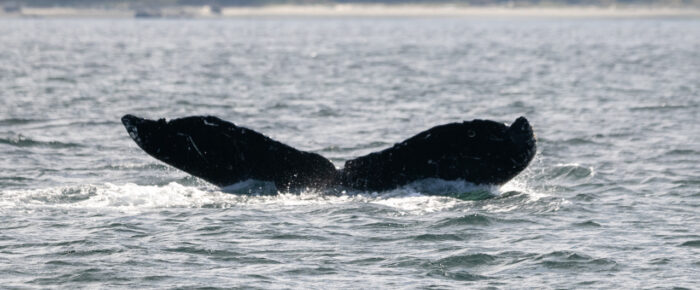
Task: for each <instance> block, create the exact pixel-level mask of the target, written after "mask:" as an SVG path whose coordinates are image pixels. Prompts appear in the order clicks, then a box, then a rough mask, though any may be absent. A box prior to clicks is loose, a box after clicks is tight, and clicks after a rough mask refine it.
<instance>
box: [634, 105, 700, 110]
mask: <svg viewBox="0 0 700 290" xmlns="http://www.w3.org/2000/svg"><path fill="white" fill-rule="evenodd" d="M696 107H698V105H696V104H687V105H669V104H661V105H652V106H638V107H631V108H630V109H629V110H630V111H633V112H634V111H673V110H681V109H692V108H696Z"/></svg>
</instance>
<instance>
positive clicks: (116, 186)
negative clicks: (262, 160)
mask: <svg viewBox="0 0 700 290" xmlns="http://www.w3.org/2000/svg"><path fill="white" fill-rule="evenodd" d="M127 113H131V114H135V115H139V116H143V117H148V118H170V119H171V118H177V117H183V116H188V115H215V116H219V117H221V118H222V119H225V120H229V121H232V122H234V123H236V124H237V125H240V126H245V127H248V128H252V129H254V130H257V131H260V132H262V133H264V134H266V135H268V136H270V137H272V138H274V139H276V140H279V141H281V142H284V143H286V144H289V145H291V146H294V147H296V148H299V149H302V150H308V151H313V152H317V153H319V154H322V155H324V156H327V157H328V158H330V159H331V160H332V161H333V162H334V163H335V164H336V166H338V167H341V166H342V165H343V163H344V161H346V160H349V159H352V158H355V157H357V156H360V155H364V154H367V153H370V152H373V151H377V150H381V149H383V148H386V147H388V146H391V145H392V144H394V143H396V142H400V141H401V140H403V139H406V138H408V137H410V136H412V135H414V134H416V133H418V132H420V131H423V130H425V129H428V128H430V127H432V126H435V125H439V124H443V123H449V122H458V121H462V120H471V119H492V120H496V121H500V122H504V123H510V122H513V120H515V118H517V117H518V116H525V117H527V118H528V119H529V120H530V122H531V124H533V126H534V129H535V132H536V134H537V138H538V140H537V142H538V143H537V145H538V153H537V156H536V158H535V160H533V162H532V163H531V164H530V166H529V168H528V169H527V170H526V171H524V172H523V173H522V174H520V175H519V176H518V177H516V178H515V179H514V180H512V181H511V182H509V183H507V184H505V185H504V186H502V187H500V188H499V187H484V186H475V185H472V184H469V183H467V182H464V181H443V180H424V181H419V182H416V183H413V184H410V185H407V186H404V187H401V188H397V189H395V190H391V191H388V192H351V191H346V192H344V193H341V194H338V193H333V194H328V192H319V191H313V190H307V191H303V192H300V193H299V192H294V193H288V192H280V193H278V194H270V193H276V192H275V190H274V189H270V188H269V187H266V185H265V184H261V183H257V182H252V181H251V182H246V183H243V184H237V185H235V186H233V187H231V188H227V189H226V190H222V189H220V188H217V187H215V186H212V185H210V184H208V183H206V182H204V181H202V180H199V179H197V178H194V177H192V176H190V175H188V174H186V173H183V172H181V171H179V170H176V169H174V168H172V167H170V166H167V165H165V164H164V163H161V162H159V161H157V160H156V159H154V158H152V157H150V156H148V155H147V154H146V153H144V152H143V151H141V150H140V149H139V148H138V147H137V146H136V144H135V143H134V142H133V141H132V140H131V139H130V138H129V136H128V134H127V132H126V131H125V130H124V128H123V126H122V125H121V123H120V117H121V116H122V115H124V114H127ZM698 121H700V20H699V19H663V18H658V19H657V18H644V19H642V18H639V19H596V18H586V19H563V18H518V19H507V18H417V17H413V18H401V17H397V18H391V17H388V18H382V17H376V18H352V17H345V18H323V17H319V18H311V19H305V18H294V17H286V18H285V17H260V18H239V19H220V20H184V19H175V20H163V19H161V20H132V19H120V20H101V19H53V20H48V19H2V20H0V156H2V158H0V221H1V222H0V285H2V286H0V288H71V289H73V288H97V287H100V288H102V287H104V288H186V289H190V288H200V287H212V288H231V287H241V288H304V289H306V288H316V289H328V288H385V289H393V288H408V289H410V288H435V289H445V288H464V287H469V288H472V287H473V288H490V287H494V288H504V289H512V288H674V287H678V288H688V289H691V288H697V287H698V285H700V215H699V212H700V125H698ZM270 191H272V192H270Z"/></svg>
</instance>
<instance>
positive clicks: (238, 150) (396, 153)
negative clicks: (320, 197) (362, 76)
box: [122, 115, 536, 190]
mask: <svg viewBox="0 0 700 290" xmlns="http://www.w3.org/2000/svg"><path fill="white" fill-rule="evenodd" d="M122 123H123V124H124V126H125V127H126V130H127V132H128V133H129V135H130V136H131V138H132V139H133V140H134V141H135V142H136V144H138V146H139V147H141V149H143V150H144V151H146V153H148V154H150V155H151V156H153V157H155V158H156V159H158V160H161V161H163V162H165V163H167V164H170V165H172V166H174V167H176V168H178V169H180V170H183V171H185V172H187V173H190V174H192V175H194V176H197V177H200V178H202V179H204V180H206V181H208V182H211V183H213V184H215V185H217V186H227V185H231V184H234V183H237V182H240V181H244V180H247V179H258V180H264V181H272V182H274V183H275V186H276V187H277V188H278V189H298V188H327V187H331V186H344V187H349V188H354V189H361V190H387V189H392V188H395V187H397V186H401V185H404V184H407V183H410V182H412V181H416V180H420V179H425V178H441V179H445V180H456V179H462V180H465V181H468V182H472V183H475V184H494V185H500V184H503V183H505V182H507V181H508V180H510V179H512V178H513V177H515V176H516V175H517V174H518V173H520V172H521V171H522V170H524V169H525V168H526V167H527V165H528V164H529V163H530V161H531V160H532V159H533V157H534V156H535V151H536V150H535V137H534V133H533V131H532V127H531V126H530V124H529V123H528V121H527V120H526V119H525V118H524V117H520V118H518V119H516V121H515V122H513V124H512V125H511V126H506V125H504V124H502V123H497V122H493V121H487V120H473V121H465V122H461V123H450V124H445V125H440V126H436V127H433V128H431V129H429V130H426V131H424V132H421V133H419V134H417V135H415V136H413V137H411V138H409V139H407V140H405V141H403V142H401V143H397V144H396V145H394V146H392V147H390V148H388V149H385V150H382V151H380V152H375V153H371V154H368V155H366V156H362V157H359V158H356V159H353V160H349V161H347V162H346V163H345V168H343V169H341V170H336V168H335V167H334V166H333V164H332V163H331V162H330V161H329V160H328V159H326V158H324V157H323V156H321V155H319V154H316V153H311V152H304V151H300V150H297V149H294V148H292V147H290V146H288V145H285V144H282V143H280V142H278V141H275V140H273V139H271V138H269V137H267V136H265V135H263V134H260V133H258V132H256V131H254V130H251V129H248V128H244V127H240V126H236V125H235V124H233V123H231V122H227V121H224V120H221V119H219V118H217V117H213V116H191V117H185V118H180V119H174V120H171V121H167V122H166V121H165V120H164V119H160V120H147V119H143V118H139V117H136V116H133V115H125V116H124V117H122Z"/></svg>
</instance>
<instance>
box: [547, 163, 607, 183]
mask: <svg viewBox="0 0 700 290" xmlns="http://www.w3.org/2000/svg"><path fill="white" fill-rule="evenodd" d="M593 176H595V170H594V169H593V167H586V166H581V165H579V164H577V163H571V164H557V165H556V166H554V167H551V168H548V169H546V170H545V177H547V178H551V179H567V180H581V179H587V178H589V177H593Z"/></svg>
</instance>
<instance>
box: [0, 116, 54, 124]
mask: <svg viewBox="0 0 700 290" xmlns="http://www.w3.org/2000/svg"><path fill="white" fill-rule="evenodd" d="M43 121H44V120H40V119H22V118H9V119H2V120H0V126H14V125H25V124H31V123H37V122H43Z"/></svg>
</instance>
